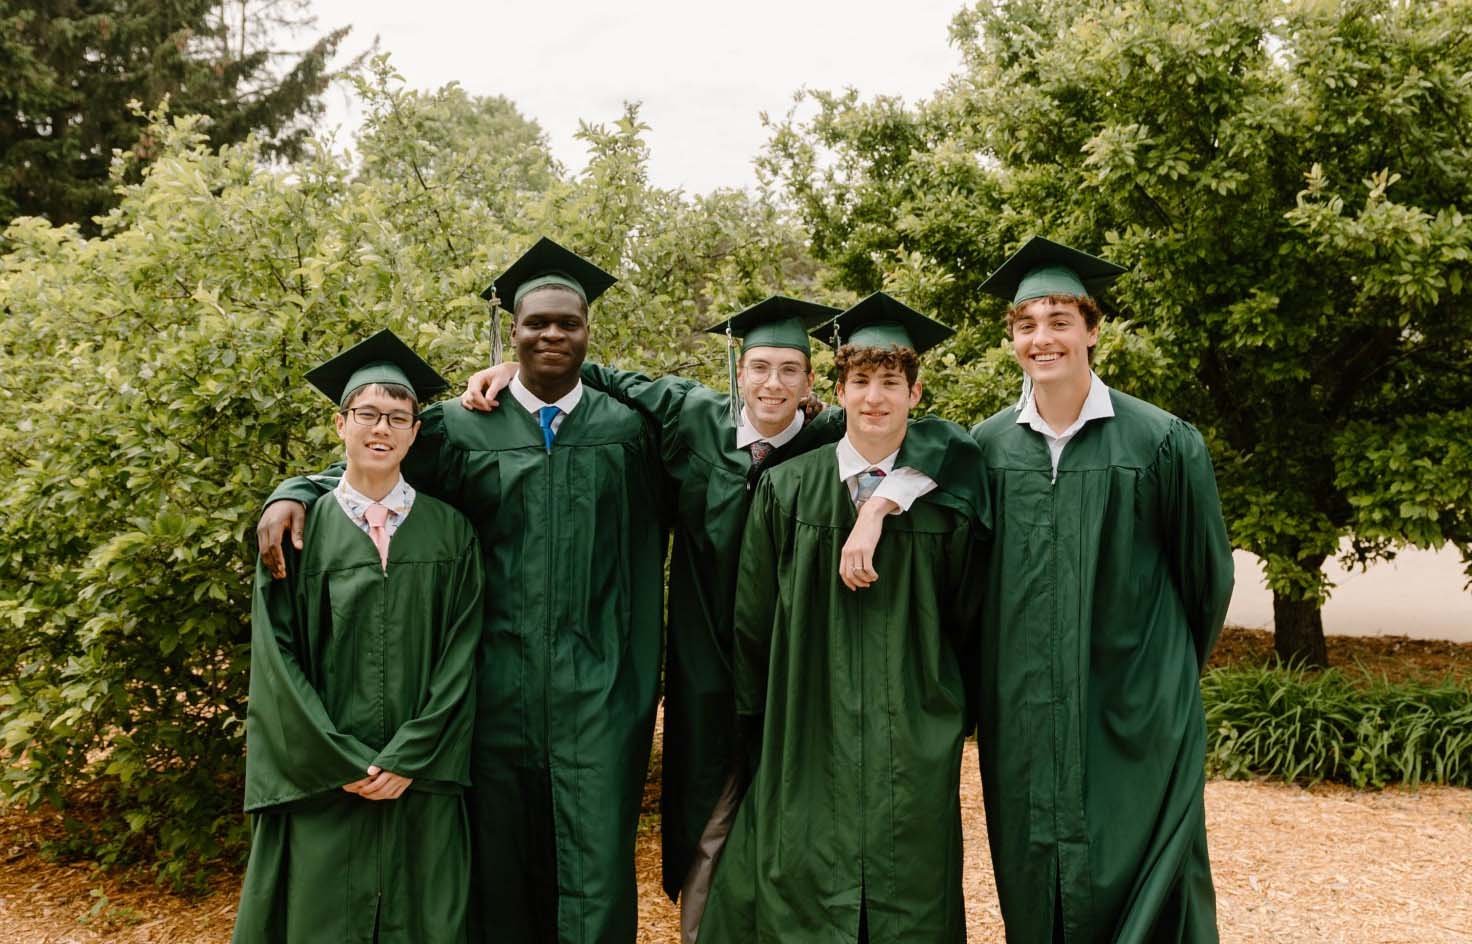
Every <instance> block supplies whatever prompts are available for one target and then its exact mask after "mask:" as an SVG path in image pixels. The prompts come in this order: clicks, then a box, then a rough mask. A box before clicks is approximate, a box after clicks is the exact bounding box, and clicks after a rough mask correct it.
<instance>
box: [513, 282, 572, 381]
mask: <svg viewBox="0 0 1472 944" xmlns="http://www.w3.org/2000/svg"><path fill="white" fill-rule="evenodd" d="M511 343H512V344H514V345H516V359H517V361H518V362H519V363H520V364H521V378H522V382H523V383H524V384H526V386H527V388H528V389H529V390H532V391H533V392H535V393H537V394H538V395H539V396H540V395H542V391H561V392H560V393H558V394H557V396H560V395H561V394H562V393H566V392H567V391H568V390H571V389H572V387H573V386H574V385H575V384H576V383H577V380H578V371H579V370H581V369H582V366H583V359H584V358H585V357H587V356H588V306H587V305H585V304H584V303H583V300H582V299H581V298H579V297H578V295H577V293H576V292H572V291H569V290H568V289H565V288H559V287H555V286H554V287H548V288H543V289H538V290H536V291H533V292H530V293H529V294H527V296H526V297H525V298H523V299H522V300H521V303H520V304H519V305H517V306H516V320H515V321H514V322H513V323H512V325H511ZM543 399H546V397H543ZM552 399H554V400H555V399H556V396H554V397H553V398H552ZM548 402H551V401H548Z"/></svg>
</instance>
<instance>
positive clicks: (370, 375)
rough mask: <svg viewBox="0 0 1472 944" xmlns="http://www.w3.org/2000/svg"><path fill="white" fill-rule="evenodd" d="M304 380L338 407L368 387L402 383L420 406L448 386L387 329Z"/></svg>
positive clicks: (322, 365) (350, 349) (342, 354)
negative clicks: (362, 388)
mask: <svg viewBox="0 0 1472 944" xmlns="http://www.w3.org/2000/svg"><path fill="white" fill-rule="evenodd" d="M307 381H308V382H309V383H310V384H311V385H312V386H314V387H316V388H317V389H318V390H321V391H322V392H323V393H324V394H326V396H327V399H329V400H331V401H332V402H333V403H336V404H337V405H338V406H342V404H343V403H344V402H346V400H347V398H348V397H350V396H352V394H353V393H354V392H355V391H357V390H358V389H359V388H361V387H366V386H367V385H368V384H375V383H391V384H402V385H403V386H405V387H408V388H409V389H410V390H412V391H414V398H415V399H416V400H418V401H419V402H420V403H423V402H424V401H425V400H428V399H429V398H430V397H432V396H434V395H435V394H437V393H439V392H441V391H443V390H445V389H447V388H448V387H449V386H450V382H449V381H448V380H446V379H445V378H443V377H441V376H440V375H439V374H437V373H435V370H434V368H433V367H430V366H429V365H428V364H426V363H425V362H424V360H423V359H422V358H421V357H420V356H419V355H418V354H415V353H414V351H413V349H412V348H410V347H409V345H407V344H405V343H404V342H403V341H400V340H399V339H398V337H397V336H396V335H395V334H394V333H393V332H392V331H389V330H388V329H387V328H385V329H384V330H382V331H380V332H378V333H377V334H375V335H373V337H371V338H369V339H368V340H366V341H362V342H360V343H358V344H355V345H353V346H352V347H350V348H348V349H347V350H346V351H343V352H342V353H341V354H339V355H337V356H336V357H334V358H332V359H331V360H329V361H327V362H326V363H323V364H319V365H317V366H316V367H313V368H312V369H311V370H309V371H307Z"/></svg>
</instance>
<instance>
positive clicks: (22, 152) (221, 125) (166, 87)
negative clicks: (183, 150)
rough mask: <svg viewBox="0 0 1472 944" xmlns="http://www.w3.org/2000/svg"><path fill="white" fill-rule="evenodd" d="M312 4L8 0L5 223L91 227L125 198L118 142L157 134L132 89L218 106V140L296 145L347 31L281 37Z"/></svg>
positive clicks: (1, 194)
mask: <svg viewBox="0 0 1472 944" xmlns="http://www.w3.org/2000/svg"><path fill="white" fill-rule="evenodd" d="M306 6H307V3H306V0H232V2H225V0H185V2H170V3H159V2H131V3H83V2H79V0H35V2H24V3H23V2H15V0H0V64H3V67H4V75H5V82H4V83H3V84H0V225H3V224H4V223H7V222H9V221H10V220H11V219H13V218H15V217H17V216H44V217H46V218H47V219H48V220H50V221H51V222H53V223H56V224H63V223H80V224H81V225H82V227H83V229H84V230H85V231H87V232H95V227H94V225H93V223H92V218H93V217H94V216H97V215H98V214H101V213H104V212H106V210H107V209H108V208H109V207H111V206H112V205H113V203H114V202H115V194H114V192H113V184H112V182H111V179H110V177H109V166H110V163H111V161H112V155H113V151H114V150H132V151H134V152H135V153H138V154H141V155H145V156H146V155H147V154H149V153H150V151H151V149H152V148H153V147H154V146H155V144H154V142H151V141H150V140H149V139H148V138H147V137H146V136H145V132H146V130H147V124H146V122H145V121H144V120H142V119H141V118H140V117H139V116H138V115H137V114H136V113H135V112H133V111H131V110H130V109H129V106H128V103H129V102H130V101H133V100H137V101H140V102H141V103H142V104H143V106H144V107H145V108H152V107H154V106H155V105H156V104H158V103H159V102H160V101H162V100H164V98H165V97H168V98H169V99H170V100H171V101H172V103H173V108H174V110H175V112H176V113H180V114H191V113H197V114H202V115H208V116H209V117H210V119H211V122H210V124H209V126H208V128H207V134H208V135H209V138H210V141H211V142H212V143H214V144H216V145H219V144H225V143H230V142H236V141H242V140H244V139H245V137H246V136H247V135H248V134H250V133H252V132H255V133H257V134H258V135H260V136H261V137H262V140H263V141H265V142H267V144H266V145H265V146H264V147H263V148H262V153H263V154H267V155H276V156H284V157H296V156H299V155H300V154H301V153H302V149H303V147H304V146H305V144H306V142H307V138H308V134H309V129H310V123H311V121H312V120H313V119H315V118H318V117H320V116H321V114H322V105H321V102H320V96H321V94H322V92H323V91H324V90H325V89H326V87H327V85H328V83H329V82H330V81H331V79H332V78H333V73H332V72H331V71H330V70H329V62H330V60H331V59H332V56H333V55H334V53H335V52H336V50H337V48H338V46H339V44H340V43H341V42H342V40H343V38H344V37H345V36H346V35H347V32H348V28H347V27H342V28H339V29H336V30H333V31H332V32H330V33H327V34H325V35H323V36H321V37H320V38H318V39H316V40H315V41H314V42H312V44H311V45H310V46H309V47H308V48H307V49H306V50H304V51H301V52H286V51H283V50H281V49H279V48H277V46H276V44H277V43H280V42H281V41H282V40H283V39H284V38H287V37H290V36H293V35H296V34H298V33H301V32H303V31H305V30H307V29H310V28H311V26H312V23H313V21H312V19H311V18H310V17H309V16H308V15H307V14H306V12H305V11H306ZM140 138H141V140H140Z"/></svg>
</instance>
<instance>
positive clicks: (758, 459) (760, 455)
mask: <svg viewBox="0 0 1472 944" xmlns="http://www.w3.org/2000/svg"><path fill="white" fill-rule="evenodd" d="M746 448H747V449H749V450H751V464H752V465H753V466H759V465H761V464H762V462H763V461H764V460H765V459H766V458H767V456H770V455H771V454H772V444H771V443H769V442H767V441H766V440H765V439H758V440H757V441H756V442H754V443H752V444H751V445H750V446H747V447H746Z"/></svg>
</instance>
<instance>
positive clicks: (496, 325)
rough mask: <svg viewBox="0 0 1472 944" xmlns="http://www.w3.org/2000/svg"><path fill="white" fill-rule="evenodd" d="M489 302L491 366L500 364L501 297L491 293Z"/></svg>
mask: <svg viewBox="0 0 1472 944" xmlns="http://www.w3.org/2000/svg"><path fill="white" fill-rule="evenodd" d="M490 302H491V366H492V367H495V366H496V365H498V364H500V363H501V355H502V353H503V351H502V350H501V297H500V296H499V295H496V294H495V293H494V292H492V294H491V297H490Z"/></svg>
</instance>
